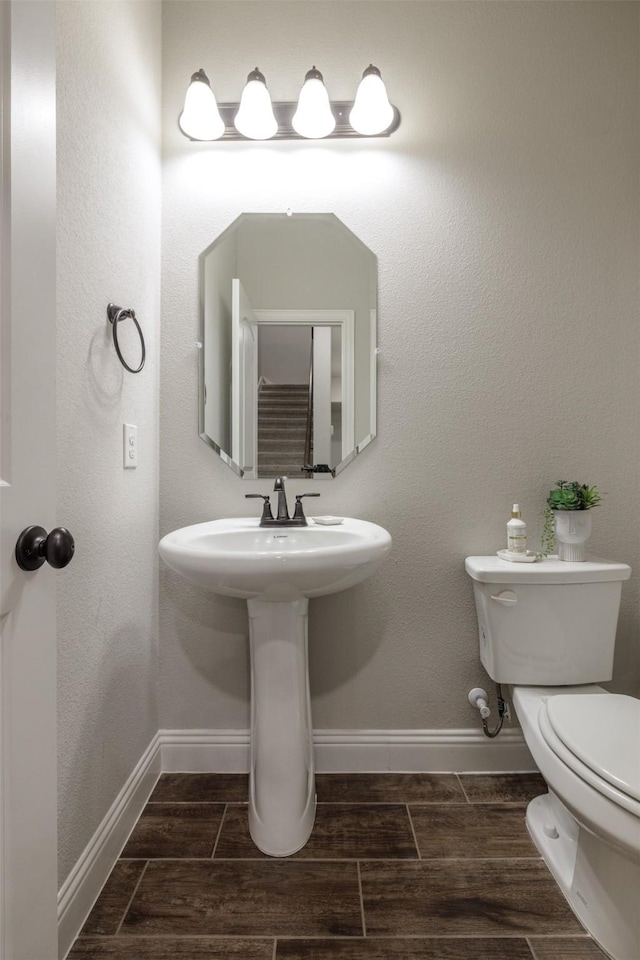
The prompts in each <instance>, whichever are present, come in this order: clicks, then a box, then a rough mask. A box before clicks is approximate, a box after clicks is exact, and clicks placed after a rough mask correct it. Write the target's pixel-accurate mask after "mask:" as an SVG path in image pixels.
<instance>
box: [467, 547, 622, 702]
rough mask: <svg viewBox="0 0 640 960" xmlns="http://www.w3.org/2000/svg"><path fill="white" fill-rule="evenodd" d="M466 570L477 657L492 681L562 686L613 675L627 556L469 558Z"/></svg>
mask: <svg viewBox="0 0 640 960" xmlns="http://www.w3.org/2000/svg"><path fill="white" fill-rule="evenodd" d="M465 569H466V571H467V573H468V574H469V576H470V577H471V578H472V580H473V592H474V595H475V601H476V612H477V615H478V631H479V640H480V659H481V660H482V664H483V666H484V668H485V670H486V671H487V673H488V674H489V676H490V677H491V678H492V679H493V680H495V681H497V682H498V683H512V684H544V685H548V686H561V685H564V684H578V683H596V682H598V681H603V680H610V679H611V674H612V670H613V651H614V647H615V638H616V625H617V622H618V611H619V609H620V594H621V592H622V582H623V580H628V578H629V576H630V575H631V567H629V566H627V564H626V563H615V562H613V561H609V560H597V561H596V560H593V561H591V560H587V561H585V562H584V563H570V562H567V561H563V560H551V559H548V560H540V561H536V562H535V563H510V562H509V561H508V560H500V559H499V558H498V557H495V556H494V557H467V559H466V560H465Z"/></svg>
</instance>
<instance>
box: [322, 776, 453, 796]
mask: <svg viewBox="0 0 640 960" xmlns="http://www.w3.org/2000/svg"><path fill="white" fill-rule="evenodd" d="M316 793H317V796H318V802H319V803H449V802H453V803H464V802H465V801H466V797H465V796H464V793H463V792H462V790H461V788H460V784H459V782H458V778H457V777H456V775H455V774H453V773H320V774H318V775H317V776H316Z"/></svg>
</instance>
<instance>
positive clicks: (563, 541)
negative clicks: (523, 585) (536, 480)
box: [547, 480, 603, 561]
mask: <svg viewBox="0 0 640 960" xmlns="http://www.w3.org/2000/svg"><path fill="white" fill-rule="evenodd" d="M602 496H603V495H602V494H601V493H600V491H599V490H598V488H597V487H590V486H589V484H587V483H578V481H577V480H571V481H568V480H558V481H557V483H556V488H555V490H550V491H549V496H548V497H547V507H548V508H549V509H550V510H551V511H552V512H553V519H554V527H555V535H556V540H557V543H558V556H559V558H560V559H561V560H573V561H582V560H585V559H586V543H587V540H588V539H589V537H590V536H591V514H590V513H589V512H588V511H589V510H591V509H592V508H593V507H597V506H598V505H599V504H600V503H601V502H602Z"/></svg>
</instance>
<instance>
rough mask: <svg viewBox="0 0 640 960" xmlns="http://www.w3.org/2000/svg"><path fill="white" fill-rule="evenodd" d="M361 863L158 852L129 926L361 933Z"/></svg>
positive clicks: (170, 931)
mask: <svg viewBox="0 0 640 960" xmlns="http://www.w3.org/2000/svg"><path fill="white" fill-rule="evenodd" d="M362 932H363V931H362V916H361V911H360V897H359V887H358V873H357V865H356V864H355V863H317V862H316V863H312V864H311V863H310V864H307V863H305V862H304V861H297V860H285V861H281V860H269V861H262V860H254V861H251V860H237V861H235V862H232V861H229V860H226V861H215V860H213V861H211V860H184V861H180V860H152V861H150V862H149V865H148V867H147V870H146V872H145V875H144V877H143V879H142V882H141V883H140V886H139V887H138V890H137V891H136V895H135V897H134V899H133V902H132V904H131V906H130V908H129V910H128V912H127V915H126V917H125V920H124V923H123V926H122V933H123V935H125V934H132V933H135V934H167V935H170V936H179V935H181V934H182V935H184V934H191V935H194V936H195V935H199V936H211V935H213V934H217V935H218V936H229V937H233V936H262V937H279V936H283V937H284V936H300V937H304V936H308V937H314V936H323V937H327V936H361V935H362Z"/></svg>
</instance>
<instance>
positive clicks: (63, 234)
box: [57, 0, 161, 880]
mask: <svg viewBox="0 0 640 960" xmlns="http://www.w3.org/2000/svg"><path fill="white" fill-rule="evenodd" d="M57 16H58V357H57V364H58V437H57V443H58V465H57V469H58V491H59V495H58V522H60V523H62V524H64V525H65V526H68V527H69V529H70V530H71V531H72V533H73V535H74V537H75V539H76V554H75V557H74V560H73V563H72V564H71V565H70V566H69V567H68V568H67V569H65V570H63V571H61V572H60V574H59V576H58V578H57V582H58V636H59V654H58V663H59V694H58V695H59V811H60V826H59V849H60V879H61V880H62V879H64V877H65V876H66V875H67V873H68V872H69V869H70V868H71V866H72V865H73V863H74V862H75V860H76V859H77V857H78V855H79V853H80V852H81V851H82V850H83V849H84V847H85V846H86V844H87V842H88V840H89V839H90V837H91V836H92V835H93V832H94V831H95V829H96V827H97V825H98V824H99V823H100V820H101V819H102V817H103V816H104V814H105V813H106V811H107V810H108V808H109V806H110V805H111V803H112V802H113V800H114V798H115V796H116V795H117V793H118V791H119V790H120V789H121V787H122V785H123V784H124V782H125V780H126V778H127V777H128V776H129V774H130V773H131V771H132V769H133V768H134V766H135V764H136V763H137V761H138V760H139V759H140V757H141V755H142V753H143V751H144V750H145V748H146V747H147V745H148V744H149V741H150V740H151V737H152V736H153V735H154V733H155V732H156V730H157V729H158V720H157V713H156V705H155V703H156V658H157V639H158V631H157V561H156V545H157V536H158V339H159V314H160V145H159V130H160V32H161V22H160V4H158V3H147V2H138V3H127V2H125V3H120V2H97V0H92V2H91V3H73V2H59V3H58V4H57ZM110 301H114V302H115V303H118V304H120V305H121V306H127V307H128V306H131V307H134V309H135V310H136V313H137V316H138V317H139V320H140V323H141V325H142V328H143V330H144V334H145V338H146V344H147V362H146V366H145V368H144V370H143V371H142V373H140V374H139V375H138V376H132V375H131V374H129V373H126V372H125V371H124V370H123V368H122V367H121V366H120V363H119V362H118V359H117V357H116V354H115V351H114V348H113V345H112V342H111V331H110V328H109V325H108V323H107V320H106V306H107V303H109V302H110ZM123 336H126V333H125V331H124V330H123ZM124 422H127V423H135V424H137V425H138V430H139V466H138V468H137V470H127V471H124V470H123V468H122V424H123V423H124Z"/></svg>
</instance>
